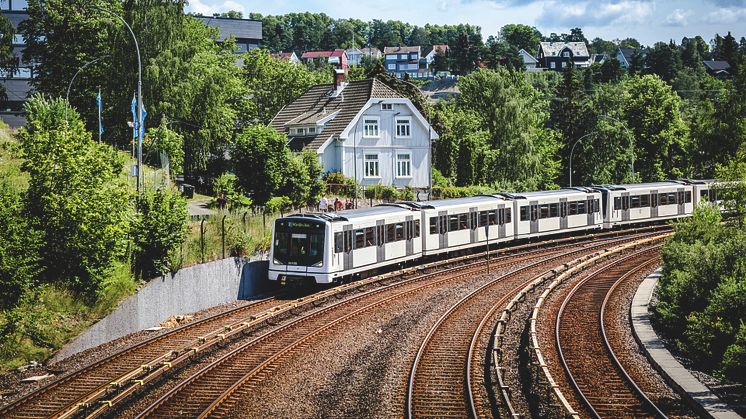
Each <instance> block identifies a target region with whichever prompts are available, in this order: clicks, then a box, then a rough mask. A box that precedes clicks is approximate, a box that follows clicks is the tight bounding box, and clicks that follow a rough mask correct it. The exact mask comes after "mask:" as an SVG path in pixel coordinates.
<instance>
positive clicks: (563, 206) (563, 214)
mask: <svg viewBox="0 0 746 419" xmlns="http://www.w3.org/2000/svg"><path fill="white" fill-rule="evenodd" d="M559 206H560V208H559V210H560V228H561V229H566V228H567V198H560V204H559Z"/></svg>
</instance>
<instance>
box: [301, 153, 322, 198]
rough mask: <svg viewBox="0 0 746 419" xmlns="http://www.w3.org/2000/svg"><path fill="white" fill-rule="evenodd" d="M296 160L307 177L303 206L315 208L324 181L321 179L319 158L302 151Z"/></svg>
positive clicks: (314, 154)
mask: <svg viewBox="0 0 746 419" xmlns="http://www.w3.org/2000/svg"><path fill="white" fill-rule="evenodd" d="M298 158H299V159H300V161H301V164H302V165H303V167H304V168H305V170H306V173H307V175H308V192H307V194H306V197H305V202H304V204H305V205H306V206H315V205H316V203H317V202H319V199H321V193H322V192H324V181H323V180H322V179H321V175H322V174H323V173H324V167H323V166H321V163H319V156H318V155H317V154H316V153H315V152H313V151H311V150H305V151H303V152H302V153H301V154H300V156H298Z"/></svg>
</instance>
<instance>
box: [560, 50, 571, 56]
mask: <svg viewBox="0 0 746 419" xmlns="http://www.w3.org/2000/svg"><path fill="white" fill-rule="evenodd" d="M562 56H563V57H569V56H570V51H563V52H562Z"/></svg>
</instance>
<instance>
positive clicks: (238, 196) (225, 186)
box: [212, 173, 253, 211]
mask: <svg viewBox="0 0 746 419" xmlns="http://www.w3.org/2000/svg"><path fill="white" fill-rule="evenodd" d="M212 188H213V191H214V193H215V196H216V197H217V196H220V194H221V193H222V194H224V195H225V199H226V201H227V203H228V208H229V209H230V210H231V211H234V210H240V209H246V208H248V207H250V206H251V205H252V204H253V201H252V200H251V198H249V197H247V196H246V195H244V194H243V190H242V189H241V186H240V185H239V184H238V178H237V177H236V175H234V174H232V173H223V174H222V175H220V176H218V177H217V178H215V182H214V183H213V185H212Z"/></svg>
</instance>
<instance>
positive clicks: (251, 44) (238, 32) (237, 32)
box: [197, 16, 262, 54]
mask: <svg viewBox="0 0 746 419" xmlns="http://www.w3.org/2000/svg"><path fill="white" fill-rule="evenodd" d="M197 19H199V20H200V21H202V23H204V24H205V25H207V26H211V27H213V28H218V30H220V38H218V41H219V42H223V41H224V40H225V39H227V38H230V37H233V38H235V40H236V49H235V50H234V51H233V52H235V53H236V54H243V53H244V52H246V51H249V50H252V49H255V48H259V47H260V46H261V44H262V21H260V20H253V19H233V18H227V17H204V16H198V17H197Z"/></svg>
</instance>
